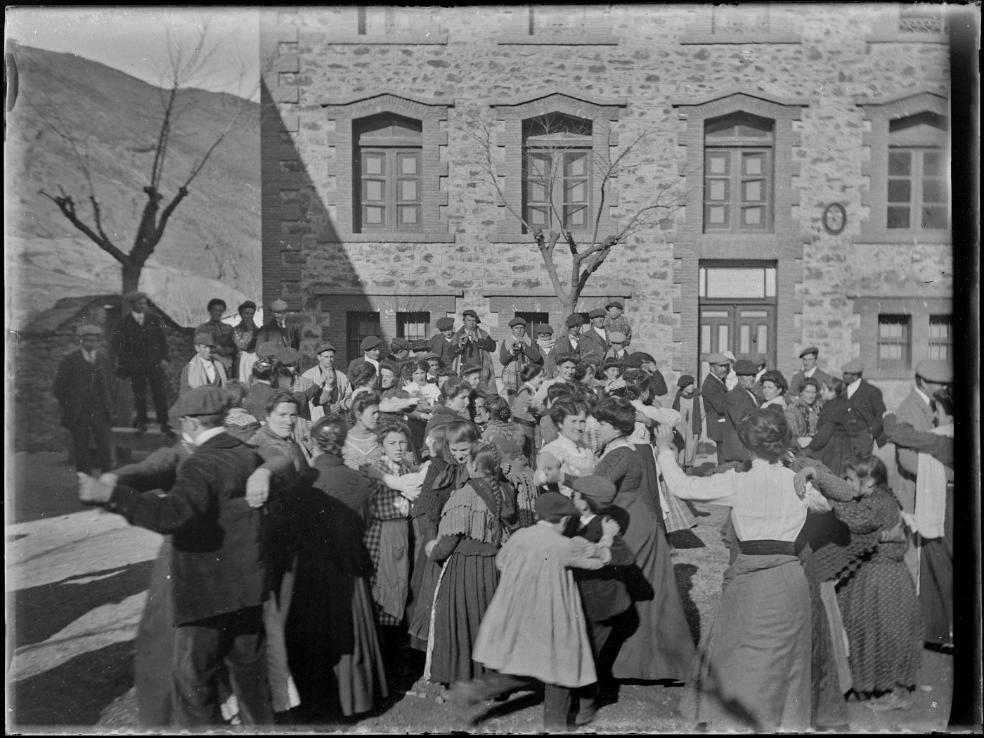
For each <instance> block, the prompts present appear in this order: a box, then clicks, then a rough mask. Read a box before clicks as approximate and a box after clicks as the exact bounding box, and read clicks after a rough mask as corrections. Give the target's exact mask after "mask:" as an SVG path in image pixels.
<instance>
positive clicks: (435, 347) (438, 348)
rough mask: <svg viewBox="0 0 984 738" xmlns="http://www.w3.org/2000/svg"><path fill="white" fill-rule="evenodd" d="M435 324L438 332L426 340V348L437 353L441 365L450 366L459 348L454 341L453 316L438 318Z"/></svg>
mask: <svg viewBox="0 0 984 738" xmlns="http://www.w3.org/2000/svg"><path fill="white" fill-rule="evenodd" d="M436 325H437V330H438V333H436V334H434V335H433V336H431V338H430V340H429V341H428V342H427V344H428V345H427V350H428V351H430V352H431V353H432V354H436V355H437V358H438V359H440V360H441V365H442V366H445V367H450V366H451V363H452V362H453V361H454V357H456V356H457V355H458V350H459V346H458V344H457V343H455V341H454V333H455V331H454V318H452V317H448V316H445V317H443V318H438V319H437V324H436Z"/></svg>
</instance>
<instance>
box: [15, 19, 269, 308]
mask: <svg viewBox="0 0 984 738" xmlns="http://www.w3.org/2000/svg"><path fill="white" fill-rule="evenodd" d="M165 34H166V40H167V50H168V60H167V69H166V71H165V72H164V74H163V79H164V84H163V85H162V86H161V88H160V105H161V107H160V113H159V116H160V117H159V120H160V127H159V128H158V129H157V134H156V139H155V140H153V141H151V142H148V144H147V146H144V147H140V148H137V149H134V151H136V152H137V153H148V154H150V155H151V162H150V167H149V171H148V172H147V184H146V185H144V187H143V193H144V196H145V197H146V202H145V203H144V206H143V211H142V212H141V214H140V217H139V221H138V222H137V224H136V233H135V234H134V236H133V243H132V245H131V246H130V250H129V251H124V250H123V248H121V247H120V246H119V245H118V244H117V243H116V242H115V241H114V239H112V238H110V236H109V235H108V234H107V233H106V231H105V230H104V228H103V212H102V209H103V205H102V204H101V203H100V201H99V198H98V196H97V194H96V188H95V185H94V183H93V179H92V174H91V172H90V170H89V167H88V165H87V164H86V158H85V156H84V152H83V151H82V150H81V149H80V146H79V143H78V139H77V137H76V135H75V134H74V133H73V132H72V131H70V130H69V129H68V127H67V126H66V125H65V124H64V123H63V122H62V120H61V118H60V116H59V115H58V114H57V112H56V111H53V110H43V111H42V110H39V109H38V108H37V106H36V105H34V104H33V103H31V102H30V101H29V100H28V101H27V103H28V105H29V106H30V107H31V108H32V109H33V110H34V111H35V112H36V113H37V114H38V117H39V118H40V119H41V120H42V121H43V122H44V123H45V124H46V125H47V126H48V127H49V128H51V130H53V131H54V132H55V134H57V135H58V136H59V137H61V138H62V139H64V140H65V141H66V142H67V143H68V144H69V146H70V147H71V149H72V151H73V153H74V155H75V160H76V163H77V164H78V166H79V168H80V169H81V171H82V173H83V175H84V176H85V180H86V183H87V185H88V200H89V203H90V205H91V210H92V212H91V213H90V214H89V216H88V218H87V217H86V216H85V215H83V214H82V213H81V212H80V210H79V207H78V206H77V204H76V201H75V198H74V197H73V196H72V195H71V194H69V193H66V192H65V190H64V188H63V187H62V186H61V185H60V184H59V185H57V187H58V193H59V194H57V195H52V194H50V193H48V192H46V191H45V190H40V194H42V195H44V196H45V197H47V198H48V199H49V200H51V201H52V202H54V203H55V205H57V206H58V209H59V210H60V211H61V213H62V215H64V216H65V217H66V218H67V219H68V221H69V222H70V223H71V224H72V225H73V226H75V227H76V228H77V229H78V230H79V231H81V232H82V233H84V234H85V235H86V236H87V237H88V238H89V239H90V240H91V241H92V242H93V243H95V244H96V245H97V246H98V247H99V248H101V249H102V250H103V251H105V252H106V253H108V254H109V255H110V256H112V257H113V258H114V259H116V260H117V261H118V262H119V263H120V265H121V270H122V277H123V279H122V287H123V292H124V293H126V292H129V291H131V290H135V289H137V286H138V285H139V282H140V274H141V272H142V271H143V268H144V265H145V264H146V263H147V259H149V258H150V256H151V254H153V253H154V249H155V248H157V245H158V244H159V243H160V241H161V239H162V238H163V237H164V230H165V229H166V228H167V224H168V220H169V219H170V218H171V216H172V215H173V214H174V211H175V209H177V207H178V205H180V204H181V202H182V201H183V200H184V199H185V197H187V196H188V191H189V187H190V186H191V183H192V182H193V181H194V180H195V178H196V177H197V176H198V175H199V174H200V173H201V171H202V169H204V167H205V165H206V164H207V163H208V160H209V158H210V157H211V156H212V154H213V153H214V152H215V150H216V148H218V146H219V145H220V144H221V143H222V142H223V141H224V140H225V138H226V136H227V135H228V134H229V133H230V131H232V130H233V126H234V125H235V124H236V122H237V121H238V119H239V117H240V116H241V115H242V113H243V111H244V110H245V109H246V107H247V105H248V104H249V101H248V99H246V98H241V102H240V103H237V104H236V105H235V107H234V110H233V111H231V114H230V118H229V120H228V122H227V123H226V125H225V126H224V128H223V129H222V130H221V132H220V133H219V134H218V135H217V136H216V137H215V138H214V140H212V141H211V143H210V144H209V145H208V147H207V148H206V149H205V151H204V153H203V154H201V155H200V157H198V158H197V159H196V160H195V161H194V162H193V164H192V165H191V167H190V169H189V170H188V171H187V173H186V174H185V175H184V176H183V177H182V178H181V180H180V181H181V184H180V185H179V186H178V188H177V191H176V192H175V193H174V194H173V195H172V196H171V197H170V200H169V201H167V202H165V200H166V199H167V198H166V197H165V194H164V192H163V191H162V189H163V187H162V180H163V177H164V172H165V169H166V167H167V164H168V162H169V154H170V151H171V144H172V142H173V141H174V140H175V138H176V137H177V136H180V130H179V128H178V123H179V121H180V118H181V115H182V113H183V112H185V111H186V109H187V108H186V107H185V106H186V105H187V104H188V103H186V102H185V101H184V100H183V99H182V97H181V96H180V95H179V93H180V92H181V91H182V90H183V89H184V88H187V87H189V86H190V85H191V84H193V83H194V81H195V80H196V79H197V78H198V77H199V76H200V75H201V74H202V73H203V72H204V71H205V70H206V69H207V68H208V67H209V65H210V64H211V63H212V62H213V60H214V56H215V53H216V50H217V48H218V42H217V41H213V40H211V39H210V38H209V27H208V23H202V25H201V27H200V29H199V31H198V35H197V38H196V40H195V43H194V45H193V46H191V47H190V48H189V47H188V46H187V45H184V44H181V43H179V42H177V41H175V39H174V38H173V37H172V35H171V33H170V31H169V29H167V28H165Z"/></svg>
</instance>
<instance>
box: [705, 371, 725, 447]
mask: <svg viewBox="0 0 984 738" xmlns="http://www.w3.org/2000/svg"><path fill="white" fill-rule="evenodd" d="M727 394H728V388H727V387H726V386H725V384H724V380H722V379H718V378H717V377H716V376H715V375H713V374H708V375H707V376H706V377H704V383H703V384H702V385H701V387H700V398H701V401H702V403H703V405H704V417H706V418H707V437H708V438H710V439H711V440H712V441H714V442H715V443H722V442H723V441H724V426H725V424H726V423H727V420H726V418H725V417H724V398H725V396H726V395H727Z"/></svg>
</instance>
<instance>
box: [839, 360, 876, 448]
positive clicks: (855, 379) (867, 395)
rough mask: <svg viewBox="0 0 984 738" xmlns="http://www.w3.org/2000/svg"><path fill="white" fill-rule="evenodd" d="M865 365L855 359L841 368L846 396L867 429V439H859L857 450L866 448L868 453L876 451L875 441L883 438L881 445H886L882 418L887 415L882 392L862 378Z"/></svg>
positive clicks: (856, 445)
mask: <svg viewBox="0 0 984 738" xmlns="http://www.w3.org/2000/svg"><path fill="white" fill-rule="evenodd" d="M863 373H864V364H863V363H861V361H860V359H854V360H853V361H849V362H847V363H846V364H845V365H844V366H842V367H841V375H842V376H843V378H844V396H845V397H846V398H847V402H848V404H849V405H850V407H851V409H852V410H853V411H854V412H855V413H856V414H857V416H858V417H859V418H861V420H862V421H864V424H865V426H866V427H867V433H866V437H865V438H863V439H859V440H858V442H857V443H856V444H855V448H864V449H865V450H866V451H867V452H868V453H870V452H871V451H872V450H873V449H874V443H875V441H876V440H877V439H878V438H879V437H881V439H882V440H881V441H879V445H884V443H885V441H884V436H883V434H882V416H883V415H884V414H885V401H884V400H883V399H882V391H881V390H880V389H878V388H877V387H875V385H873V384H870V383H869V382H867V381H865V379H864V378H863V377H862V374H863Z"/></svg>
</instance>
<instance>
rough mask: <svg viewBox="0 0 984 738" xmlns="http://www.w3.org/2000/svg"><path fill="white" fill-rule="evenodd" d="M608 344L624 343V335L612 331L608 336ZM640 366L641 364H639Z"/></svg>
mask: <svg viewBox="0 0 984 738" xmlns="http://www.w3.org/2000/svg"><path fill="white" fill-rule="evenodd" d="M608 342H609V343H625V342H626V338H625V334H624V333H619V332H618V331H612V332H611V333H609V334H608ZM640 365H641V364H640Z"/></svg>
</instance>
